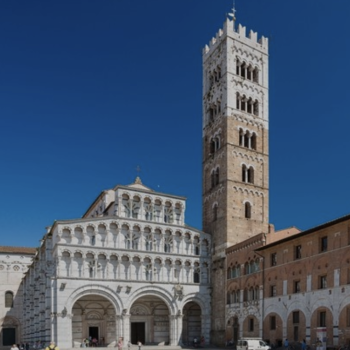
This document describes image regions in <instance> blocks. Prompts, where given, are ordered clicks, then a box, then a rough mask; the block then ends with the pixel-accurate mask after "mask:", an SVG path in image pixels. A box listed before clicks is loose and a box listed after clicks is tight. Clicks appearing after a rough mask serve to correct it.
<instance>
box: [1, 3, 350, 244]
mask: <svg viewBox="0 0 350 350" xmlns="http://www.w3.org/2000/svg"><path fill="white" fill-rule="evenodd" d="M231 7H232V1H230V0H177V1H166V0H148V1H140V0H103V1H97V0H94V1H92V0H80V1H79V0H74V1H72V0H60V1H44V0H40V1H39V0H32V1H27V0H15V1H14V0H2V1H0V155H1V157H0V162H1V163H0V176H1V182H0V195H1V201H0V212H1V215H0V232H1V241H0V244H1V245H19V246H37V245H39V240H40V239H41V237H42V236H43V234H44V232H45V226H49V225H51V224H52V222H53V221H54V220H60V219H72V218H78V217H81V215H82V214H83V213H84V212H85V210H86V209H87V208H88V207H89V205H90V204H91V202H92V201H93V200H94V199H95V197H96V196H97V195H98V194H99V193H100V192H101V191H102V190H104V189H107V188H111V187H113V186H115V185H116V184H123V185H126V184H129V183H132V182H133V180H134V178H135V177H136V175H137V172H136V167H137V166H138V165H139V166H140V167H141V174H140V176H141V179H142V181H143V183H144V184H145V185H147V186H149V187H151V188H153V189H155V190H159V191H161V192H166V193H172V194H176V195H181V196H186V197H187V198H188V200H187V213H186V219H187V220H186V221H187V223H188V224H189V225H191V226H194V227H197V228H201V221H202V220H201V151H202V150H201V142H202V140H201V130H202V126H201V121H202V117H201V114H202V97H201V88H202V67H201V63H202V57H201V52H202V48H203V47H204V45H205V44H207V43H208V42H209V40H210V39H211V37H212V36H214V35H215V33H216V32H217V31H218V29H219V28H221V27H222V23H223V22H224V20H225V16H226V13H227V12H229V11H230V9H231ZM236 9H237V21H236V24H238V23H241V24H242V25H245V26H246V27H247V30H250V29H253V30H254V31H257V32H258V34H259V36H260V35H264V36H267V37H269V40H270V67H269V69H270V222H271V223H273V224H275V226H276V228H277V229H281V228H284V227H287V226H292V225H294V226H297V227H299V228H301V229H307V228H310V227H313V226H315V225H317V224H320V223H323V222H325V221H328V220H332V219H335V218H337V217H339V216H342V215H345V214H348V213H350V205H349V193H350V182H349V173H350V162H349V160H348V158H349V136H348V133H349V131H348V130H349V127H350V113H349V108H348V105H349V93H350V88H349V77H350V65H349V62H350V41H349V36H350V26H349V24H348V21H349V14H350V2H349V1H348V0H333V1H331V2H330V1H325V0H307V1H305V0H304V1H302V0H294V1H285V0H264V1H262V0H236Z"/></svg>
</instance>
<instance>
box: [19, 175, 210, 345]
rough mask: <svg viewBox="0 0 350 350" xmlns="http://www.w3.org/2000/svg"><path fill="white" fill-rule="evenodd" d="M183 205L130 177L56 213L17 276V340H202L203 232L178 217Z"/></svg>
mask: <svg viewBox="0 0 350 350" xmlns="http://www.w3.org/2000/svg"><path fill="white" fill-rule="evenodd" d="M185 206H186V199H185V198H184V197H178V196H173V195H166V194H163V193H157V192H154V191H153V190H151V189H149V188H148V187H146V186H144V185H143V184H142V183H141V181H140V179H139V178H137V179H136V181H135V182H134V183H133V184H131V185H129V186H117V187H115V188H114V189H111V190H108V191H104V192H102V193H101V195H100V196H99V197H98V198H97V199H96V200H95V202H94V203H93V204H92V205H91V206H90V208H89V209H88V210H87V212H86V213H85V214H84V216H83V217H82V218H81V219H77V220H67V221H55V222H54V224H53V225H52V227H49V228H48V231H47V233H46V235H45V236H44V239H43V241H42V244H41V247H40V249H39V251H38V253H37V256H36V258H35V259H34V262H33V264H32V266H31V267H30V269H29V270H28V272H27V274H26V276H25V279H24V281H23V286H24V305H23V331H22V333H23V340H25V341H34V340H39V339H40V340H42V341H49V340H50V339H53V340H55V341H56V342H57V343H58V344H59V346H60V348H63V349H64V348H69V347H71V346H72V345H74V346H79V345H80V343H81V341H82V339H84V338H86V337H89V336H92V337H96V338H98V340H99V342H100V343H103V344H104V345H106V346H108V345H110V346H112V345H114V344H115V342H116V340H118V339H119V338H120V337H122V338H123V340H124V344H126V343H127V342H128V341H129V340H131V341H132V343H135V342H136V341H138V340H140V341H142V342H143V343H145V344H159V343H165V344H171V345H178V344H182V343H188V342H191V341H192V340H193V338H194V337H200V336H202V335H203V336H204V337H205V338H206V339H207V340H209V332H210V312H211V311H210V287H209V283H210V281H209V265H210V254H209V251H210V244H211V237H210V235H208V234H205V233H203V232H201V231H199V230H196V229H194V228H191V227H189V226H187V225H185V223H184V219H185Z"/></svg>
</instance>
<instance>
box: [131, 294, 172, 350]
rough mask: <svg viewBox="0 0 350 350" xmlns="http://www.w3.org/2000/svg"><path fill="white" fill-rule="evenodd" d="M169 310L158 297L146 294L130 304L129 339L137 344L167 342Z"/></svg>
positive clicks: (168, 338)
mask: <svg viewBox="0 0 350 350" xmlns="http://www.w3.org/2000/svg"><path fill="white" fill-rule="evenodd" d="M169 316H170V312H169V308H168V306H167V305H166V303H165V302H164V301H163V300H162V299H161V298H159V297H156V296H152V295H147V296H144V297H141V298H139V299H137V300H135V302H134V303H133V304H132V306H131V309H130V341H131V343H132V344H137V342H138V341H140V342H141V343H142V344H147V345H155V344H157V345H158V344H164V345H166V344H169V341H170V327H169V321H170V318H169Z"/></svg>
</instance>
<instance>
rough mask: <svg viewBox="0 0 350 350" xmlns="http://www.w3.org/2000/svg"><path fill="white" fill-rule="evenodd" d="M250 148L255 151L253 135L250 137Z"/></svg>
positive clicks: (254, 137)
mask: <svg viewBox="0 0 350 350" xmlns="http://www.w3.org/2000/svg"><path fill="white" fill-rule="evenodd" d="M250 147H251V148H252V149H254V150H256V134H255V133H253V134H252V136H251V137H250Z"/></svg>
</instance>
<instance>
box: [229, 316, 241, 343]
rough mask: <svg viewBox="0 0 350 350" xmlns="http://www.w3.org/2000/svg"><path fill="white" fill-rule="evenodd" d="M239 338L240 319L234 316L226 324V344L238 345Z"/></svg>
mask: <svg viewBox="0 0 350 350" xmlns="http://www.w3.org/2000/svg"><path fill="white" fill-rule="evenodd" d="M238 339H239V321H238V317H236V316H235V317H232V318H230V319H229V320H228V322H227V325H226V345H227V346H231V345H234V344H235V345H237V341H238Z"/></svg>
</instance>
